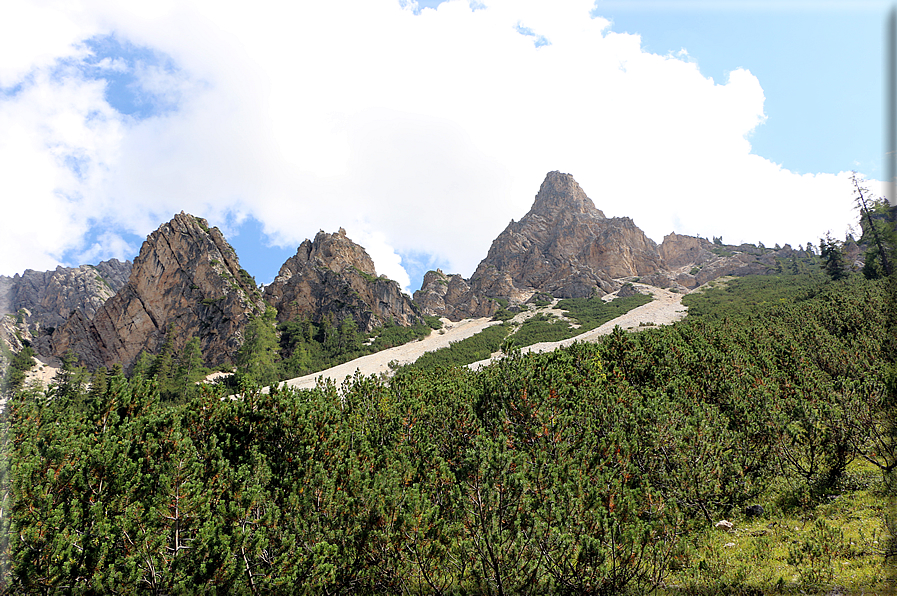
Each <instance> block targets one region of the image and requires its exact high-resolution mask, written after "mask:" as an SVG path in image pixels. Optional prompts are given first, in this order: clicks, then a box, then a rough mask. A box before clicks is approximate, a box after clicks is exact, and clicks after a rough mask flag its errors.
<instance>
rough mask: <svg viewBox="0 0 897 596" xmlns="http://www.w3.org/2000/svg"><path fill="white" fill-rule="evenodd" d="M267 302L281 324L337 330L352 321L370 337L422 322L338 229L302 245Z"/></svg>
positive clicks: (273, 285)
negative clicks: (325, 324)
mask: <svg viewBox="0 0 897 596" xmlns="http://www.w3.org/2000/svg"><path fill="white" fill-rule="evenodd" d="M265 300H266V301H267V302H268V303H269V304H272V305H273V306H274V307H275V308H276V309H277V317H278V320H280V321H287V320H294V319H311V320H313V321H315V322H320V321H322V320H330V322H331V323H333V324H335V325H338V324H339V323H341V322H342V321H344V320H346V319H347V318H352V319H354V320H355V322H356V323H357V324H358V328H359V329H362V330H364V331H367V332H370V331H372V330H374V329H375V328H377V327H382V326H384V325H388V324H395V325H402V326H409V325H413V324H415V323H418V322H420V321H421V320H422V319H421V314H420V312H419V311H418V310H417V308H416V307H415V306H414V305H413V304H412V303H411V300H410V299H409V298H408V296H406V295H405V294H403V293H402V290H401V288H400V287H399V284H398V283H397V282H395V281H393V280H391V279H389V278H387V277H385V276H379V277H378V276H377V272H376V271H375V269H374V262H373V260H371V257H370V256H369V255H368V253H367V252H366V251H365V250H364V248H362V247H361V246H359V245H358V244H355V243H354V242H352V240H350V239H349V238H348V237H347V236H346V231H345V230H344V229H342V228H340V230H339V231H338V232H337V233H335V234H328V233H325V232H324V231H321V232H318V234H317V235H316V236H315V239H314V240H305V241H304V242H303V243H302V244H301V245H300V246H299V248H298V250H297V251H296V254H295V255H294V256H292V257H290V258H289V259H287V261H286V263H284V264H283V266H282V267H281V268H280V272H279V273H278V275H277V277H276V278H275V279H274V281H273V282H272V283H271V284H270V285H268V286H267V287H265Z"/></svg>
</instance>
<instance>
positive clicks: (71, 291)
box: [0, 259, 131, 351]
mask: <svg viewBox="0 0 897 596" xmlns="http://www.w3.org/2000/svg"><path fill="white" fill-rule="evenodd" d="M130 273H131V261H125V262H124V263H122V262H121V261H119V260H118V259H111V260H109V261H103V262H101V263H99V264H98V265H95V266H94V265H81V266H80V267H61V266H60V267H57V268H56V269H55V270H54V271H34V270H32V269H28V270H26V271H25V272H24V273H23V274H22V275H18V274H16V275H15V276H13V277H6V276H0V314H2V313H17V314H18V315H19V318H21V319H22V332H23V333H24V334H25V335H27V337H26V339H29V340H30V341H31V342H32V344H34V347H35V348H36V349H38V350H39V351H40V348H41V347H44V348H46V347H47V346H46V345H44V344H45V343H46V341H48V340H49V337H48V334H49V333H51V332H52V331H53V330H54V329H55V328H56V327H58V326H60V325H63V324H64V323H65V321H66V320H67V319H68V318H69V317H70V316H71V315H72V314H73V313H74V312H75V311H81V313H82V314H83V315H84V316H86V317H88V318H90V317H93V316H94V315H95V314H96V312H97V311H98V310H99V309H100V307H101V306H103V303H104V302H106V300H108V299H109V298H111V297H112V296H113V295H114V294H115V292H117V291H118V290H120V289H121V288H122V287H123V286H124V285H125V283H127V281H128V276H129V275H130ZM47 345H48V344H47Z"/></svg>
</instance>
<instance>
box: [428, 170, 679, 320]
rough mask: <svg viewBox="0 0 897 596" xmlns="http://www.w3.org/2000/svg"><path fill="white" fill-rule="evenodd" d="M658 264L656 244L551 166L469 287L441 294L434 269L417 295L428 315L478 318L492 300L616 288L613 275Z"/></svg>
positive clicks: (660, 264)
mask: <svg viewBox="0 0 897 596" xmlns="http://www.w3.org/2000/svg"><path fill="white" fill-rule="evenodd" d="M662 268H663V258H662V257H661V255H660V253H659V252H658V248H657V245H656V244H655V243H654V241H652V240H651V239H650V238H648V237H647V236H645V234H644V232H642V230H640V229H639V228H638V226H636V225H635V223H634V222H633V221H632V220H631V219H629V218H628V217H612V218H608V217H606V216H605V215H604V213H603V212H602V211H601V210H600V209H598V208H596V207H595V204H594V203H593V202H592V200H591V199H589V197H588V196H586V194H585V192H584V191H583V190H582V188H580V186H579V184H577V183H576V181H575V180H574V179H573V177H572V176H570V175H569V174H562V173H560V172H550V173H549V174H548V175H547V176H546V178H545V181H544V182H543V183H542V186H541V188H540V189H539V193H538V194H537V195H536V198H535V201H534V203H533V206H532V208H531V209H530V211H529V212H528V213H527V214H526V215H525V216H524V217H523V219H521V220H520V221H519V222H515V221H511V223H510V224H509V225H508V227H507V228H505V230H504V231H503V232H502V233H501V234H499V236H498V237H497V238H496V239H495V240H494V241H493V242H492V246H491V247H490V249H489V254H488V255H487V256H486V258H485V259H483V261H482V262H480V264H479V266H478V267H477V270H476V271H475V272H474V274H473V275H472V276H471V278H470V280H469V282H466V285H468V286H469V290H466V291H464V292H462V293H460V295H459V296H458V298H460V302H456V300H457V298H456V297H455V296H454V295H452V294H451V293H450V292H449V291H448V283H446V284H445V285H446V291H445V292H444V293H441V292H442V290H441V288H440V283H441V281H440V280H441V278H440V277H439V275H436V272H430V273H428V274H427V275H428V277H425V279H424V284H423V287H422V288H421V290H420V291H419V292H416V293H415V301H416V302H417V303H418V304H420V305H421V306H422V308H423V309H424V311H425V312H427V313H428V314H438V315H441V316H448V317H449V318H452V319H457V318H460V317H463V316H482V315H483V314H491V312H494V310H495V309H496V308H497V307H496V301H501V302H506V303H507V304H510V305H516V304H520V303H523V302H525V301H526V300H528V299H529V298H530V297H531V296H533V295H534V294H535V293H547V294H551V295H553V296H555V297H557V298H581V297H591V296H603V295H604V294H607V293H609V292H613V291H616V290H618V289H619V288H620V284H619V282H617V281H615V280H614V278H621V277H628V276H638V275H646V274H649V273H653V272H655V271H658V270H661V269H662ZM440 273H441V272H440ZM431 274H432V275H431ZM450 279H451V278H446V279H445V280H442V281H445V282H449V281H450ZM461 281H464V280H459V281H458V282H456V285H460V282H461ZM490 311H491V312H490Z"/></svg>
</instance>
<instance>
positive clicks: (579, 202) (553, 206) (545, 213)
mask: <svg viewBox="0 0 897 596" xmlns="http://www.w3.org/2000/svg"><path fill="white" fill-rule="evenodd" d="M558 214H568V215H569V214H582V215H589V216H591V217H595V218H600V219H604V218H605V217H604V213H603V212H602V211H601V210H600V209H598V208H597V207H595V203H593V202H592V199H590V198H589V197H588V196H586V193H585V191H583V189H582V188H581V187H580V186H579V184H578V183H577V182H576V180H574V179H573V176H571V175H570V174H562V173H561V172H558V171H554V172H549V173H548V175H547V176H545V180H544V181H543V182H542V186H541V187H540V188H539V193H538V194H537V195H536V200H535V202H533V206H532V208H531V209H530V211H529V213H528V214H527V215H529V216H537V215H538V216H542V217H556V216H557V215H558Z"/></svg>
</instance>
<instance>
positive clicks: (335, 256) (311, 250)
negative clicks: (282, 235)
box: [275, 228, 377, 283]
mask: <svg viewBox="0 0 897 596" xmlns="http://www.w3.org/2000/svg"><path fill="white" fill-rule="evenodd" d="M315 267H326V268H327V269H329V270H330V271H333V272H334V273H340V272H342V271H343V270H345V269H346V268H347V267H353V268H355V269H357V270H358V271H361V272H363V273H365V274H367V275H372V276H374V277H377V271H376V270H375V269H374V261H373V259H371V257H370V255H368V253H367V251H366V250H364V248H362V247H361V246H359V245H357V244H355V243H354V242H352V240H350V239H349V238H348V237H347V236H346V230H344V229H343V228H340V229H339V231H338V232H336V233H335V234H328V233H327V232H325V231H324V230H321V231H319V232H318V233H317V234H316V235H315V239H314V240H304V241H303V242H302V244H301V245H299V248H298V249H297V250H296V254H295V255H293V256H292V257H290V258H289V259H287V261H286V262H285V263H284V264H283V266H282V267H281V268H280V272H279V273H278V275H277V279H281V278H282V281H286V280H287V279H289V278H291V277H292V276H293V275H295V274H297V273H299V272H301V271H304V270H306V269H309V268H315ZM276 282H277V280H275V283H276Z"/></svg>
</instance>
